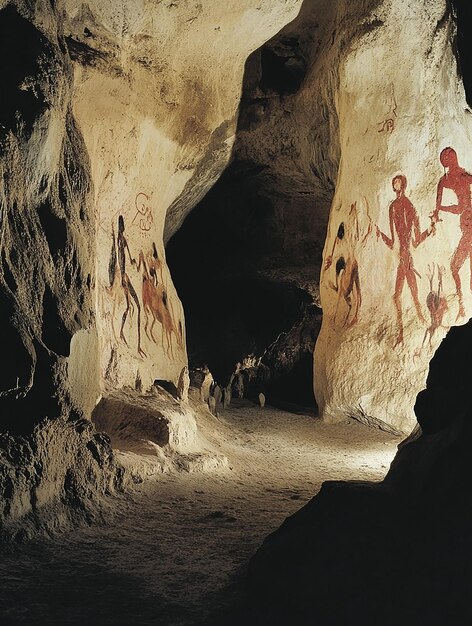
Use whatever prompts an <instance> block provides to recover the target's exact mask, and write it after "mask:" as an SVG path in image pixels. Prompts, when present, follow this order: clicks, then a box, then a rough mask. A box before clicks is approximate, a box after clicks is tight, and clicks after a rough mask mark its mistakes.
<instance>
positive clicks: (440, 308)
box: [421, 263, 448, 348]
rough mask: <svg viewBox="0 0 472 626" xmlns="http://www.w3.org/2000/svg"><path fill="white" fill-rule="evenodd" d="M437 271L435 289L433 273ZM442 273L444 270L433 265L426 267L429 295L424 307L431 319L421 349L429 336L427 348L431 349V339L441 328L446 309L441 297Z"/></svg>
mask: <svg viewBox="0 0 472 626" xmlns="http://www.w3.org/2000/svg"><path fill="white" fill-rule="evenodd" d="M436 267H437V270H438V283H437V288H436V289H435V288H434V273H435V268H436ZM443 272H444V268H442V267H439V265H436V264H435V263H433V265H432V267H428V278H429V293H428V295H427V297H426V306H427V307H428V311H429V315H430V318H431V324H430V325H429V326H428V328H427V329H426V331H425V333H424V337H423V342H422V344H421V347H423V345H424V342H425V341H426V337H427V336H428V335H429V347H430V348H431V347H432V345H431V340H432V339H433V336H434V333H435V332H436V330H437V329H438V328H439V327H440V326H442V321H443V317H444V314H445V313H446V311H447V309H448V304H447V299H446V297H445V296H444V295H443V284H442V279H443Z"/></svg>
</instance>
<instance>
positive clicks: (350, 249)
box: [323, 202, 370, 328]
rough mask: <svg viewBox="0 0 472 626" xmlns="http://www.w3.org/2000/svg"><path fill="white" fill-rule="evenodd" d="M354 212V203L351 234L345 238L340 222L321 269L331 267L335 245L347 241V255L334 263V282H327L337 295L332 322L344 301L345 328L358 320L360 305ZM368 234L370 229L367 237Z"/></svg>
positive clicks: (355, 206) (357, 234)
mask: <svg viewBox="0 0 472 626" xmlns="http://www.w3.org/2000/svg"><path fill="white" fill-rule="evenodd" d="M356 211H357V205H356V203H355V202H354V203H353V204H351V210H350V212H349V218H350V219H351V221H354V223H355V227H354V229H353V232H351V233H348V234H347V236H346V227H345V225H344V222H341V224H340V225H339V227H338V231H337V233H336V238H335V240H334V242H333V249H332V251H331V254H330V255H328V257H327V258H326V261H325V265H324V267H323V270H324V271H326V270H328V269H329V268H330V267H331V265H332V263H333V259H334V255H335V250H336V246H337V244H338V243H339V242H342V241H343V240H344V239H347V240H348V242H347V243H346V246H345V248H346V251H347V253H346V254H345V255H341V256H339V257H338V259H337V261H336V266H335V270H336V278H335V282H334V283H333V282H332V281H328V285H329V286H330V288H331V289H334V291H335V292H336V293H337V294H338V298H337V302H336V309H335V312H334V317H333V321H334V322H336V318H337V315H338V310H339V305H340V303H341V300H344V302H345V304H346V305H347V307H348V308H347V314H346V317H345V318H344V322H343V326H344V327H346V328H351V327H352V326H354V325H355V324H356V323H357V321H358V319H359V310H360V307H361V304H362V294H361V285H360V280H359V265H358V262H357V259H356V258H355V256H354V240H355V241H356V242H357V241H359V239H360V234H359V225H358V222H357V215H356ZM369 233H370V227H369V230H368V232H367V235H368V234H369ZM367 235H366V236H365V237H364V239H363V240H362V244H363V243H364V242H365V239H366V237H367ZM352 312H353V315H352V317H351V320H350V321H349V316H350V315H351V313H352Z"/></svg>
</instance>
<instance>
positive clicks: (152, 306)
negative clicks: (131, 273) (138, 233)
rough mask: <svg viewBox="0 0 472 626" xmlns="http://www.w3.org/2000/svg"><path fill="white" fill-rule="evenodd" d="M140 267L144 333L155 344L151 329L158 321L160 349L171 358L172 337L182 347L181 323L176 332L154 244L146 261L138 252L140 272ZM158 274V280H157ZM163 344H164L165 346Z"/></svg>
mask: <svg viewBox="0 0 472 626" xmlns="http://www.w3.org/2000/svg"><path fill="white" fill-rule="evenodd" d="M141 267H142V281H143V282H142V286H143V290H142V300H143V311H144V332H145V333H146V336H147V337H148V339H150V340H152V341H154V343H157V339H156V337H155V336H154V334H153V328H154V324H155V323H156V321H158V322H159V323H160V324H161V325H162V348H163V350H164V352H165V353H166V354H167V356H172V355H173V350H172V335H173V334H174V335H175V337H176V339H177V343H178V345H179V346H180V347H182V341H183V329H182V323H181V322H180V321H179V324H178V327H179V330H178V331H177V328H176V324H175V322H174V315H173V311H172V310H171V305H170V300H169V298H168V296H167V290H166V289H165V287H164V284H163V280H162V263H161V261H160V259H159V255H158V253H157V248H156V244H155V243H153V244H152V251H151V252H149V253H148V255H147V259H145V258H144V253H143V251H142V250H141V251H140V253H139V261H138V270H140V269H141ZM158 272H159V275H160V280H159V278H158ZM149 318H151V320H152V321H151V326H150V327H149V328H148V326H149ZM164 342H166V345H165V343H164Z"/></svg>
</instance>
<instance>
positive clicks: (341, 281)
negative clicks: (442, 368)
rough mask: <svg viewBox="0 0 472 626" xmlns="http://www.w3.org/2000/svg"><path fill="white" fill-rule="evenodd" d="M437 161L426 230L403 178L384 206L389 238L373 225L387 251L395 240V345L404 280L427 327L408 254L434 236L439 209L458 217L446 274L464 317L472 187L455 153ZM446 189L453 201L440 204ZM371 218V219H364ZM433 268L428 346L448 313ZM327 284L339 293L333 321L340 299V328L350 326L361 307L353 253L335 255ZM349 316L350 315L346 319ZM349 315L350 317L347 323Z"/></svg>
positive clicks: (471, 253)
mask: <svg viewBox="0 0 472 626" xmlns="http://www.w3.org/2000/svg"><path fill="white" fill-rule="evenodd" d="M440 161H441V164H442V165H443V167H444V170H445V172H444V175H443V176H442V177H441V179H440V180H439V183H438V186H437V194H436V208H435V210H434V211H433V212H432V213H431V215H430V216H429V218H430V225H429V227H428V228H427V229H426V230H424V231H423V232H421V228H420V222H419V218H418V213H417V211H416V209H415V207H414V206H413V204H412V203H411V201H410V200H409V199H408V198H407V196H406V187H407V179H406V177H405V176H403V175H402V174H399V175H397V176H395V177H394V178H393V180H392V187H393V191H394V192H395V199H394V200H393V201H392V202H391V204H390V207H389V223H390V234H386V233H384V232H382V231H381V230H380V228H379V227H378V226H376V227H375V228H376V235H377V238H378V239H382V241H383V242H384V243H385V244H386V245H387V246H388V247H389V248H390V249H391V250H392V249H393V248H394V244H395V234H396V237H397V238H398V255H399V260H398V266H397V275H396V281H395V292H394V295H393V300H394V303H395V309H396V313H397V324H398V336H397V341H396V344H395V345H398V344H400V343H402V341H403V316H402V303H401V295H402V291H403V286H404V284H405V281H406V283H407V285H408V287H409V289H410V292H411V296H412V299H413V302H414V305H415V308H416V312H417V315H418V317H419V319H420V320H421V321H422V322H424V323H425V324H427V323H428V322H427V321H426V319H425V316H424V315H423V311H422V307H421V304H420V301H419V298H418V285H417V278H421V276H420V274H419V273H418V272H417V270H416V269H415V267H414V265H413V256H412V253H411V246H412V247H413V248H416V247H417V246H419V245H420V244H421V243H422V242H423V241H425V239H426V238H427V237H429V236H430V235H434V234H435V233H436V227H437V224H438V222H441V221H442V220H441V218H440V213H441V211H444V212H447V213H454V214H456V215H459V216H460V217H459V225H460V230H461V237H460V240H459V243H458V245H457V248H456V250H455V252H454V254H453V256H452V259H451V274H452V278H453V280H454V284H455V287H456V294H457V297H458V301H459V312H458V315H457V319H460V318H462V317H464V316H465V310H464V298H463V292H462V284H461V279H460V275H459V271H460V270H461V268H462V266H463V265H464V263H465V261H466V260H467V259H468V260H469V264H470V289H471V291H472V201H471V189H472V175H471V174H469V173H468V172H467V171H466V170H465V169H463V168H462V167H460V165H459V163H458V159H457V154H456V152H455V150H454V149H453V148H444V150H442V152H441V154H440ZM445 190H450V192H452V193H450V196H451V197H452V198H453V199H454V202H453V204H451V205H446V204H444V192H445ZM355 211H356V204H355V203H354V204H353V205H351V213H350V215H351V214H353V213H355ZM369 220H370V218H369ZM355 223H356V228H355V229H354V230H357V232H355V233H354V235H352V234H351V238H353V239H355V240H356V241H359V239H360V237H359V230H358V226H357V221H356V222H355ZM371 230H372V227H371V225H369V229H368V231H367V234H366V235H365V236H364V238H363V240H362V243H364V242H365V240H366V238H367V236H368V235H369V234H370V232H371ZM345 231H346V229H345V226H344V223H341V224H340V226H339V228H338V231H337V234H336V239H335V241H334V244H333V250H332V253H331V254H330V255H329V256H328V257H327V258H326V261H325V265H324V268H323V270H324V271H326V270H327V269H328V268H329V267H330V266H331V265H332V263H333V258H334V251H335V248H336V245H337V243H338V242H340V241H342V240H343V239H345V236H346V232H345ZM436 268H437V287H436V288H434V286H433V283H434V279H435V278H434V276H435V271H436V270H435V265H434V264H433V265H432V266H429V275H428V276H429V282H430V291H429V293H428V296H427V298H426V306H427V308H428V311H429V314H430V318H431V322H430V324H429V326H428V328H427V329H426V332H425V335H424V338H423V344H424V342H425V340H426V337H427V336H428V335H429V343H430V345H431V339H432V337H433V334H434V332H435V331H436V329H437V328H439V326H441V325H442V320H443V317H444V314H445V312H446V310H447V309H448V303H447V299H446V298H445V297H444V296H443V294H442V280H443V275H444V268H441V267H439V266H438V265H436ZM328 284H329V286H330V287H331V288H332V289H334V290H335V291H336V292H337V294H338V302H337V305H336V311H335V314H334V319H336V316H337V314H338V307H339V303H340V301H341V300H343V301H344V302H345V303H346V304H347V306H348V311H347V315H346V317H345V320H344V323H343V326H346V327H351V326H353V325H354V324H355V323H356V322H357V320H358V315H359V309H360V306H361V288H360V281H359V268H358V264H357V261H356V259H355V257H354V255H352V254H348V255H346V256H339V257H338V259H337V261H336V279H335V282H334V283H333V282H331V281H330V282H329V283H328ZM351 313H352V315H351ZM349 317H351V319H350V320H349Z"/></svg>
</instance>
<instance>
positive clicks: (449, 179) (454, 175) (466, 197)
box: [433, 148, 472, 319]
mask: <svg viewBox="0 0 472 626" xmlns="http://www.w3.org/2000/svg"><path fill="white" fill-rule="evenodd" d="M439 160H440V161H441V164H442V165H443V167H444V170H445V172H444V175H443V176H442V177H441V179H440V180H439V183H438V188H437V194H436V209H435V211H434V213H433V221H434V223H436V222H439V221H440V219H439V212H440V211H445V212H447V213H455V214H456V215H460V218H459V224H460V228H461V232H462V235H461V238H460V241H459V243H458V245H457V248H456V251H455V252H454V255H453V257H452V260H451V273H452V277H453V279H454V283H455V285H456V293H457V296H458V298H459V313H458V315H457V318H458V319H459V318H461V317H464V316H465V311H464V299H463V294H462V286H461V279H460V276H459V271H460V269H461V268H462V266H463V265H464V263H465V261H466V260H467V259H468V260H469V265H470V289H471V291H472V202H471V186H472V174H469V173H468V172H466V170H465V169H464V168H462V167H460V166H459V163H458V160H457V153H456V151H455V150H454V149H453V148H444V150H442V152H441V154H440V156H439ZM445 189H449V190H451V191H452V192H453V194H454V195H455V199H456V200H457V202H456V203H455V204H452V205H450V206H448V205H445V204H443V202H444V199H443V193H444V190H445Z"/></svg>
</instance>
